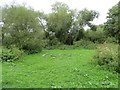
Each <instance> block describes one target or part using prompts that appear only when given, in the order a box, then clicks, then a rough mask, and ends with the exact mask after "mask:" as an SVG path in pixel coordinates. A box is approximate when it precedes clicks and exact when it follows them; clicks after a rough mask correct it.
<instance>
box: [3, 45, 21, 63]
mask: <svg viewBox="0 0 120 90" xmlns="http://www.w3.org/2000/svg"><path fill="white" fill-rule="evenodd" d="M22 54H23V52H22V51H20V50H19V49H18V48H17V47H12V48H11V49H7V48H3V49H2V57H1V59H2V62H4V61H15V60H17V59H19V58H20V57H21V56H22Z"/></svg>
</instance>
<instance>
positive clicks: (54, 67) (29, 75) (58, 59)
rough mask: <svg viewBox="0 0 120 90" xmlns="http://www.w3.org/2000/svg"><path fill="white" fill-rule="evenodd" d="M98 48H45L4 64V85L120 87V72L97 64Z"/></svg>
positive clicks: (22, 86)
mask: <svg viewBox="0 0 120 90" xmlns="http://www.w3.org/2000/svg"><path fill="white" fill-rule="evenodd" d="M94 54H95V51H94V50H85V49H81V50H43V51H42V52H41V53H38V54H34V55H28V56H25V57H23V58H21V59H20V60H19V61H16V62H13V63H12V62H11V63H10V62H4V63H3V64H2V67H3V72H2V75H3V77H2V79H3V82H2V86H3V88H15V87H17V88H18V87H19V88H27V87H28V88H106V87H108V88H109V87H110V88H117V87H118V75H117V74H113V73H111V72H109V71H105V70H102V69H100V67H99V66H96V65H95V63H93V59H92V56H93V55H94Z"/></svg>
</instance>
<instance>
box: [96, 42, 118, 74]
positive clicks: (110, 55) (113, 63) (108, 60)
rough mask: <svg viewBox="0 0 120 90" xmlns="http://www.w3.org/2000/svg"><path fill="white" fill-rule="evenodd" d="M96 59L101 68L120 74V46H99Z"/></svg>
mask: <svg viewBox="0 0 120 90" xmlns="http://www.w3.org/2000/svg"><path fill="white" fill-rule="evenodd" d="M94 59H95V60H96V61H97V64H99V65H100V66H103V67H105V68H107V69H108V70H112V71H116V72H119V73H120V70H119V69H120V66H119V65H118V61H119V58H118V45H115V44H103V45H100V46H98V48H97V53H96V55H95V56H94Z"/></svg>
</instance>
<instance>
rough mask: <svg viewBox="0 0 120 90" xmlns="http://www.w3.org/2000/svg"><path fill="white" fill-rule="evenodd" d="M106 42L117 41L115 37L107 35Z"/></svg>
mask: <svg viewBox="0 0 120 90" xmlns="http://www.w3.org/2000/svg"><path fill="white" fill-rule="evenodd" d="M105 42H106V43H117V42H118V41H117V39H116V38H115V37H108V38H107V39H106V40H105Z"/></svg>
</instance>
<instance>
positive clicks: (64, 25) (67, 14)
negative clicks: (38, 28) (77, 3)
mask: <svg viewBox="0 0 120 90" xmlns="http://www.w3.org/2000/svg"><path fill="white" fill-rule="evenodd" d="M52 10H53V12H52V13H50V14H48V16H47V26H48V31H49V32H51V33H53V34H54V35H55V36H56V38H58V40H59V41H60V42H61V43H64V44H65V42H66V39H67V35H68V33H69V30H70V28H71V23H72V20H73V19H72V12H71V10H70V9H69V8H68V6H67V5H66V4H64V3H61V2H56V3H55V4H53V5H52Z"/></svg>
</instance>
